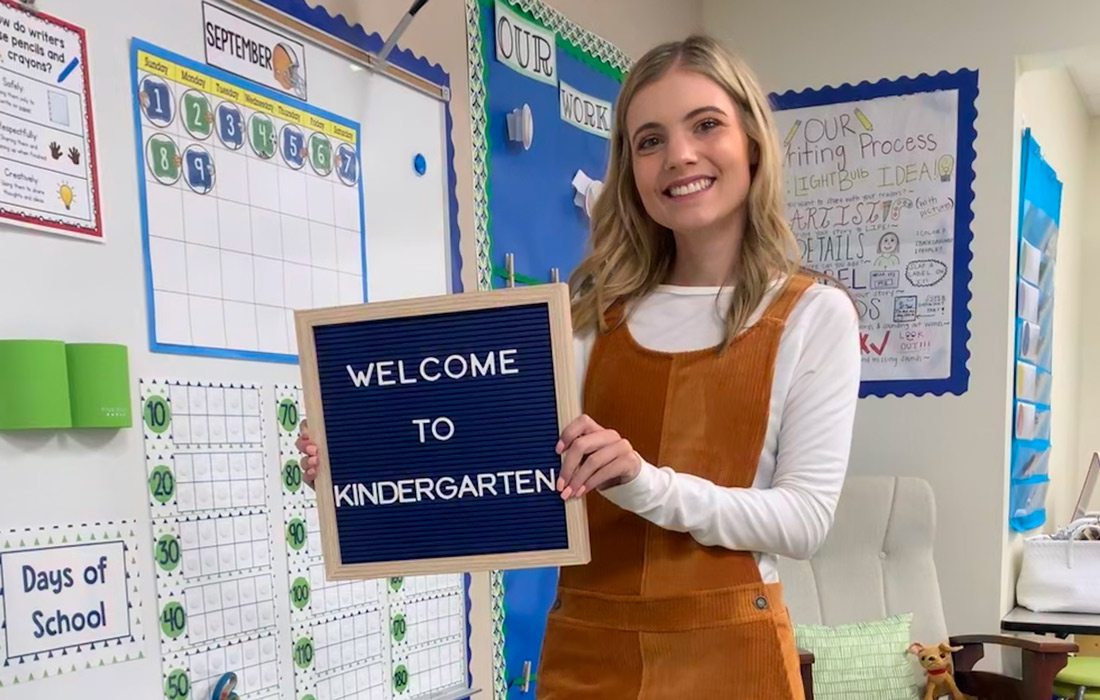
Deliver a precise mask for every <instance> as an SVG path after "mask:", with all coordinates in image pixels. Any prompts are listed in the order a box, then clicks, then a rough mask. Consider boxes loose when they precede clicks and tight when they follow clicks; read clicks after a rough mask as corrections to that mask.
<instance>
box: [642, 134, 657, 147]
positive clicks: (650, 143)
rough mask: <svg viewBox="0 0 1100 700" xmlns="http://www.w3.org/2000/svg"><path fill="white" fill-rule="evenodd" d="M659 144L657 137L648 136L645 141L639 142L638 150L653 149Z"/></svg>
mask: <svg viewBox="0 0 1100 700" xmlns="http://www.w3.org/2000/svg"><path fill="white" fill-rule="evenodd" d="M657 143H658V139H657V137H656V136H646V137H645V138H644V139H642V140H641V141H639V142H638V150H639V151H644V150H646V149H647V148H653V147H654V146H656V145H657Z"/></svg>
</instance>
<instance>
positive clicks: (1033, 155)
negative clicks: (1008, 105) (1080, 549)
mask: <svg viewBox="0 0 1100 700" xmlns="http://www.w3.org/2000/svg"><path fill="white" fill-rule="evenodd" d="M1020 146H1021V148H1020V213H1019V220H1018V223H1017V226H1018V233H1017V235H1018V249H1017V250H1018V256H1019V257H1018V261H1017V267H1016V337H1015V343H1014V347H1015V359H1016V371H1015V381H1014V387H1015V390H1014V391H1013V394H1012V473H1011V479H1010V482H1009V484H1010V486H1009V520H1008V523H1009V527H1010V528H1011V529H1012V530H1014V531H1016V532H1026V531H1028V530H1034V529H1035V528H1038V527H1041V526H1042V525H1043V524H1044V523H1045V522H1046V519H1047V511H1046V498H1047V490H1048V489H1049V486H1050V447H1051V442H1050V437H1051V436H1050V428H1051V415H1052V413H1051V412H1052V405H1051V386H1052V381H1053V373H1052V370H1053V356H1054V350H1053V346H1054V294H1055V289H1054V270H1055V264H1056V262H1057V254H1058V227H1059V222H1060V220H1061V208H1062V182H1061V181H1060V180H1059V179H1058V174H1057V173H1056V172H1055V171H1054V168H1052V167H1051V165H1050V164H1049V163H1048V162H1047V161H1046V159H1045V158H1043V153H1042V149H1041V148H1040V146H1039V143H1038V142H1037V141H1036V140H1035V137H1034V135H1033V134H1032V133H1031V130H1030V129H1025V130H1024V134H1023V137H1022V139H1021V144H1020Z"/></svg>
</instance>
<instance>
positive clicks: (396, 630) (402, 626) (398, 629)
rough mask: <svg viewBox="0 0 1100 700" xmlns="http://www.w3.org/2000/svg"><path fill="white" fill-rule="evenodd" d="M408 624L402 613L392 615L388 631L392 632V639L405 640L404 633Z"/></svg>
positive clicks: (407, 629)
mask: <svg viewBox="0 0 1100 700" xmlns="http://www.w3.org/2000/svg"><path fill="white" fill-rule="evenodd" d="M408 631H409V626H408V623H407V622H406V621H405V616H404V615H400V614H398V615H394V618H393V621H392V622H390V632H392V633H393V640H394V641H395V642H403V641H405V634H406V633H408Z"/></svg>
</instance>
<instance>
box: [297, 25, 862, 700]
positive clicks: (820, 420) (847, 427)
mask: <svg viewBox="0 0 1100 700" xmlns="http://www.w3.org/2000/svg"><path fill="white" fill-rule="evenodd" d="M780 163H781V156H780V153H779V150H778V145H777V142H776V139H775V135H774V127H773V122H772V117H771V114H770V112H769V108H768V105H767V101H766V98H765V96H764V94H763V93H762V91H761V90H760V88H759V87H758V85H757V83H756V80H755V79H754V77H753V76H752V75H751V73H750V72H749V70H748V69H747V68H746V67H745V66H744V65H743V64H742V63H740V62H739V61H738V60H736V59H735V58H734V57H732V56H731V55H729V54H728V53H727V52H726V51H725V50H724V49H723V48H722V47H721V46H720V45H718V44H717V43H715V42H714V41H712V40H710V39H707V38H705V37H691V38H689V39H687V40H686V41H683V42H677V43H670V44H665V45H662V46H659V47H657V48H655V49H653V50H651V51H650V52H649V53H647V54H646V55H645V56H644V57H642V59H641V60H640V61H638V63H637V64H636V65H635V67H634V68H633V69H632V70H631V72H630V73H629V75H628V76H627V79H626V81H625V83H624V85H623V87H622V90H621V93H620V95H619V98H618V101H617V107H616V113H615V122H614V125H613V129H612V134H611V159H610V164H609V170H608V174H607V177H606V184H605V186H604V189H603V192H602V193H601V195H600V198H599V200H598V202H597V203H596V206H595V209H594V211H593V217H592V249H591V252H590V253H589V255H588V256H587V257H586V259H585V260H584V261H582V263H581V264H580V265H579V266H578V268H577V270H576V271H575V273H574V275H573V277H572V279H571V285H572V288H573V320H574V328H575V331H576V334H577V341H576V347H577V355H578V359H579V363H578V367H579V368H580V372H579V374H580V377H579V379H580V381H581V383H582V397H583V407H584V411H585V415H583V416H581V417H580V418H578V419H577V420H575V421H573V422H572V423H570V424H569V425H568V426H567V427H566V428H565V429H564V430H563V431H562V434H561V439H560V441H559V442H558V445H557V450H558V452H559V453H560V454H561V455H562V468H561V478H560V480H559V483H558V488H559V489H560V490H561V496H562V497H563V498H567V499H568V498H580V497H584V496H585V495H589V498H588V499H587V501H586V503H587V508H588V517H589V529H590V541H591V551H592V561H591V563H590V564H588V565H586V566H578V567H565V568H563V569H562V571H561V575H560V581H559V591H558V593H559V595H558V599H557V601H556V602H555V603H554V605H553V609H552V610H551V613H550V617H549V619H548V622H547V629H546V638H545V642H544V647H543V654H542V661H541V666H540V668H539V672H538V697H539V698H540V700H560V699H568V700H573V699H575V698H608V699H614V700H617V699H619V698H646V699H658V698H660V699H665V698H668V699H675V700H687V699H689V698H690V699H694V698H735V699H738V700H740V699H745V700H756V699H765V698H766V699H768V700H772V699H775V700H788V699H789V700H795V699H796V698H801V697H802V688H801V681H800V676H799V665H798V655H797V652H796V650H795V646H794V640H793V635H792V631H791V623H790V620H789V618H788V614H787V610H786V607H785V605H784V603H783V597H782V591H781V588H780V584H779V582H778V576H777V574H776V557H777V556H787V557H794V558H807V557H809V556H810V555H811V554H812V553H813V552H814V551H815V549H816V548H817V547H818V546H819V545H820V544H821V542H822V540H823V539H824V537H825V534H826V532H827V531H828V529H829V527H830V525H831V524H832V517H833V511H834V509H835V506H836V502H837V498H838V496H839V494H840V489H841V485H842V483H843V480H844V473H845V470H846V467H847V460H848V451H849V447H850V443H851V431H852V423H853V417H854V412H855V403H856V397H857V389H858V385H859V369H860V354H859V344H858V319H857V316H856V313H855V311H854V309H853V306H852V304H851V302H850V300H849V299H848V297H847V295H846V294H845V293H844V292H843V291H840V290H838V289H836V288H833V287H830V286H826V285H821V284H816V283H815V282H814V280H813V278H812V277H811V276H809V275H806V274H802V273H801V272H800V270H799V265H798V262H797V261H798V249H797V245H796V241H795V239H794V236H793V234H792V233H791V230H790V228H789V227H788V225H787V221H786V215H785V212H784V208H783V203H782V184H781V177H780ZM299 449H301V450H302V451H303V452H305V453H306V455H307V459H306V461H305V464H306V478H307V479H308V480H312V478H313V477H314V476H315V474H316V458H315V456H314V455H315V454H316V447H315V446H313V445H312V444H311V443H309V441H308V440H305V441H302V442H300V443H299ZM658 465H659V466H658ZM593 492H598V494H597V493H593Z"/></svg>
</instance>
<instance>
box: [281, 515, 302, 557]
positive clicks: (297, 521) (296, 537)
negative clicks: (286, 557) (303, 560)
mask: <svg viewBox="0 0 1100 700" xmlns="http://www.w3.org/2000/svg"><path fill="white" fill-rule="evenodd" d="M286 542H287V544H288V545H290V548H291V549H293V550H294V551H295V552H300V551H302V548H303V547H305V546H306V523H305V521H304V520H302V519H301V518H294V519H293V520H291V521H290V522H289V523H287V526H286Z"/></svg>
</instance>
